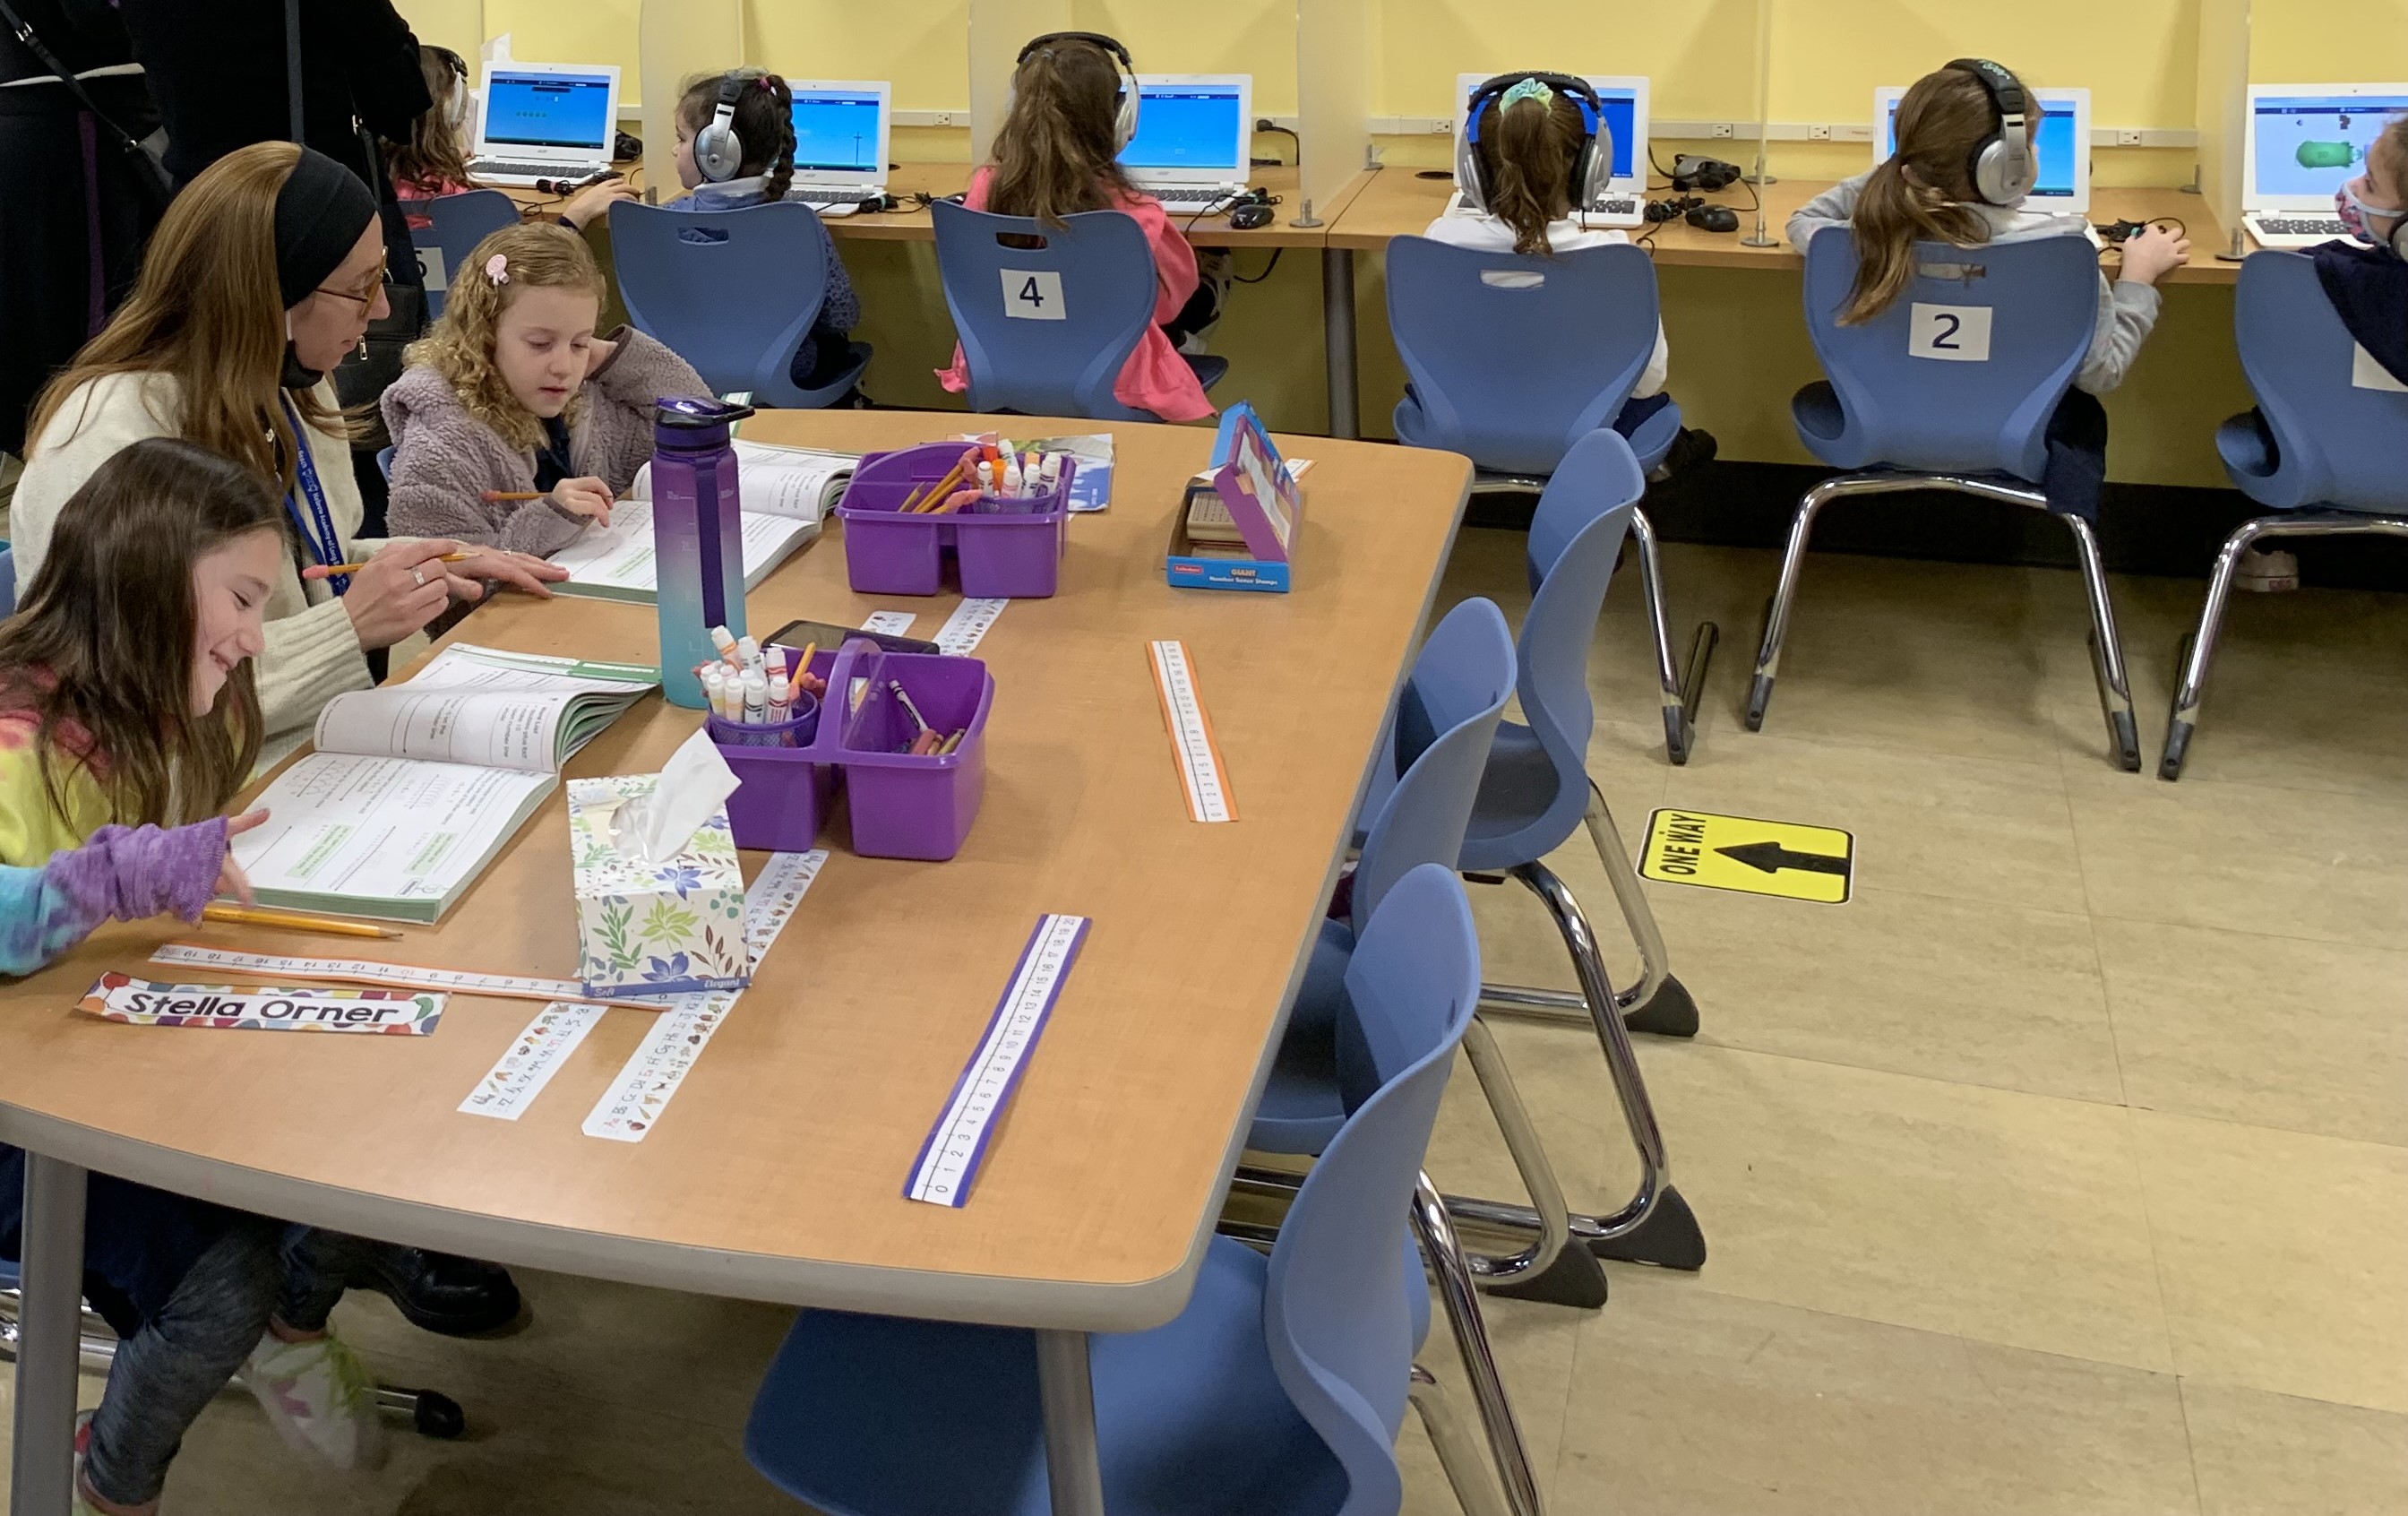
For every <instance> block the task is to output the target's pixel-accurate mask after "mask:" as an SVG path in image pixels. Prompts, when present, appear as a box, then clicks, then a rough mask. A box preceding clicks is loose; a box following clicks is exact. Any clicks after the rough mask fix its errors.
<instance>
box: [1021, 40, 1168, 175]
mask: <svg viewBox="0 0 2408 1516" xmlns="http://www.w3.org/2000/svg"><path fill="white" fill-rule="evenodd" d="M1056 42H1085V43H1090V44H1092V45H1093V46H1095V47H1098V48H1101V49H1102V50H1104V52H1105V53H1106V54H1107V55H1109V56H1110V57H1111V60H1112V62H1113V63H1115V64H1119V65H1120V67H1119V73H1120V80H1121V83H1120V90H1121V93H1120V98H1119V101H1118V103H1117V104H1116V106H1115V107H1114V109H1113V113H1112V150H1113V151H1114V152H1118V151H1119V150H1121V149H1123V148H1125V147H1127V146H1128V145H1129V144H1130V143H1131V142H1133V141H1135V140H1136V139H1137V107H1138V88H1137V63H1136V61H1135V60H1134V59H1132V58H1130V57H1129V50H1128V49H1126V48H1125V47H1123V46H1121V44H1120V43H1119V42H1118V41H1117V40H1115V39H1113V38H1111V37H1109V36H1104V34H1103V33H1101V32H1048V33H1046V34H1045V35H1044V36H1039V37H1031V38H1029V40H1028V45H1027V46H1026V47H1025V48H1023V49H1021V50H1020V56H1019V57H1017V58H1014V59H1013V60H1012V61H1011V66H1012V67H1013V68H1014V69H1015V70H1016V69H1018V68H1019V67H1020V65H1021V64H1025V63H1026V62H1027V61H1028V60H1029V59H1030V58H1032V57H1034V56H1036V54H1037V51H1038V50H1039V49H1040V48H1045V47H1049V46H1051V45H1052V44H1054V43H1056Z"/></svg>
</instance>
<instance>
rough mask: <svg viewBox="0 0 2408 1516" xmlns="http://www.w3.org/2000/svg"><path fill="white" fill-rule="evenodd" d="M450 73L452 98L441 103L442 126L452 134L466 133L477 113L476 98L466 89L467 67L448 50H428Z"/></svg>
mask: <svg viewBox="0 0 2408 1516" xmlns="http://www.w3.org/2000/svg"><path fill="white" fill-rule="evenodd" d="M430 50H431V51H432V52H433V53H434V54H435V55H436V56H437V58H440V59H441V60H442V61H443V66H444V67H445V68H448V69H450V70H451V71H452V96H451V98H450V99H448V100H446V101H444V102H443V124H444V125H446V126H448V127H450V128H451V129H452V131H454V132H466V130H467V129H468V122H469V120H470V118H472V117H473V116H475V115H476V112H477V97H476V94H475V93H474V92H472V91H471V90H470V89H469V88H468V65H467V64H466V62H465V61H464V60H463V59H462V58H461V56H460V55H459V54H458V53H456V52H453V51H452V50H451V49H450V48H434V49H430Z"/></svg>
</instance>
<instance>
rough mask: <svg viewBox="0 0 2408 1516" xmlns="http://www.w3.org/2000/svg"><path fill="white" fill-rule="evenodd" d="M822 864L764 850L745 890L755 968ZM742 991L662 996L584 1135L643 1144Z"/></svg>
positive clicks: (822, 858) (810, 855) (820, 856)
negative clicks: (663, 1003)
mask: <svg viewBox="0 0 2408 1516" xmlns="http://www.w3.org/2000/svg"><path fill="white" fill-rule="evenodd" d="M827 859H828V854H827V850H826V849H825V848H813V849H812V850H811V851H809V852H775V853H771V854H770V855H769V862H768V865H767V866H766V867H764V868H763V869H762V870H761V872H760V874H759V875H758V876H756V877H755V878H754V879H753V883H752V884H751V886H750V887H748V888H747V889H746V890H745V892H744V938H745V940H746V941H747V942H749V943H751V944H752V947H753V966H754V967H755V968H758V967H759V966H760V964H761V960H762V959H763V958H765V957H767V955H768V952H769V948H770V945H771V944H773V943H775V942H776V941H777V940H778V934H779V933H781V932H782V931H784V930H785V929H786V923H787V922H790V921H792V920H794V919H795V909H796V907H798V906H800V905H801V904H802V902H803V893H804V892H805V891H807V890H809V889H810V887H811V880H815V879H817V878H819V874H820V868H821V865H824V864H825V863H826V862H827ZM743 994H744V992H743V991H741V990H706V991H700V992H696V993H694V994H677V995H669V996H667V997H666V998H667V1010H666V1012H665V1013H664V1014H663V1015H662V1016H661V1018H660V1019H659V1020H658V1021H655V1022H654V1023H652V1031H651V1032H650V1033H648V1034H647V1035H646V1036H645V1037H644V1040H643V1042H642V1043H641V1044H640V1045H638V1047H637V1049H636V1051H635V1055H634V1056H633V1057H631V1058H629V1059H628V1060H627V1062H626V1064H625V1065H624V1066H623V1067H622V1068H621V1069H620V1070H619V1077H618V1078H617V1079H616V1080H612V1081H611V1084H610V1088H609V1089H608V1090H606V1091H604V1092H603V1093H602V1098H601V1099H599V1100H597V1101H595V1103H594V1108H593V1109H592V1110H590V1111H588V1112H587V1113H586V1116H585V1123H584V1125H583V1128H582V1130H583V1131H584V1133H585V1135H586V1136H587V1137H600V1138H602V1139H603V1140H605V1141H608V1142H641V1141H643V1140H644V1137H645V1135H646V1134H647V1133H649V1132H651V1131H652V1128H653V1127H654V1126H655V1125H657V1124H659V1123H660V1119H661V1113H662V1112H663V1111H665V1110H667V1108H668V1103H669V1100H670V1098H671V1097H672V1096H674V1095H675V1094H677V1092H678V1087H679V1086H680V1085H681V1084H683V1083H684V1082H685V1077H686V1076H687V1075H688V1074H690V1073H692V1072H694V1065H695V1061H696V1060H697V1059H699V1058H700V1057H701V1056H702V1050H703V1049H704V1048H706V1047H709V1046H710V1039H711V1037H714V1036H716V1035H717V1034H718V1031H719V1028H720V1025H721V1023H724V1022H725V1021H726V1020H727V1013H728V1012H729V1011H731V1010H733V1009H735V1008H736V1002H737V1001H738V999H739V998H741V997H742V995H743Z"/></svg>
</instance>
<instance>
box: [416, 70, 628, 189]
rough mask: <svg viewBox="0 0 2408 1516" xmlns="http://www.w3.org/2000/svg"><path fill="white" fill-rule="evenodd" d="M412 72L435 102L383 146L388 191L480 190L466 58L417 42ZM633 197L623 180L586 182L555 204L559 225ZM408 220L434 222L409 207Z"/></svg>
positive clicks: (474, 103) (472, 97)
mask: <svg viewBox="0 0 2408 1516" xmlns="http://www.w3.org/2000/svg"><path fill="white" fill-rule="evenodd" d="M418 71H419V72H420V73H421V74H423V75H424V76H425V79H426V93H427V94H428V96H429V97H430V98H432V99H433V100H434V102H435V104H433V105H432V106H429V107H427V108H426V111H425V113H424V114H423V115H421V116H420V117H419V118H418V120H416V121H414V122H410V124H409V141H407V142H388V143H386V144H385V146H384V162H385V168H386V170H387V172H389V173H391V174H392V175H393V193H394V194H395V195H397V196H399V197H400V198H401V199H403V200H432V199H434V198H435V197H436V196H437V195H444V194H465V193H467V192H468V191H470V190H476V189H481V188H483V186H481V185H480V184H479V183H478V182H477V181H476V180H475V179H471V178H470V177H469V175H468V128H469V125H470V123H471V122H474V121H475V119H476V115H477V99H476V95H475V94H474V93H472V92H471V91H470V90H469V88H468V64H467V62H466V60H465V59H463V58H462V57H461V56H460V55H459V54H458V53H456V52H453V51H452V50H451V49H450V48H438V47H435V46H432V45H430V44H425V43H422V44H420V46H419V49H418ZM635 197H636V192H635V191H634V190H633V189H631V188H629V187H628V184H627V181H626V180H624V179H605V180H604V181H603V182H601V183H599V184H589V185H587V186H586V187H585V188H584V189H581V190H580V191H578V192H577V193H575V194H573V195H571V196H569V197H568V204H566V205H565V206H563V207H561V208H560V215H559V220H560V224H561V225H563V226H566V227H567V228H568V229H569V230H570V231H572V232H577V231H582V230H583V229H585V228H586V227H588V226H591V225H592V224H593V223H594V222H595V221H596V220H597V219H599V218H600V217H602V216H605V215H608V214H609V210H610V204H611V202H612V201H614V200H632V199H634V198H635ZM404 208H405V209H407V207H404ZM434 224H435V223H434V222H433V221H432V219H430V218H429V217H427V216H425V215H423V214H422V213H419V212H417V211H409V229H410V230H411V231H413V232H423V231H424V230H426V228H428V227H429V226H432V225H434Z"/></svg>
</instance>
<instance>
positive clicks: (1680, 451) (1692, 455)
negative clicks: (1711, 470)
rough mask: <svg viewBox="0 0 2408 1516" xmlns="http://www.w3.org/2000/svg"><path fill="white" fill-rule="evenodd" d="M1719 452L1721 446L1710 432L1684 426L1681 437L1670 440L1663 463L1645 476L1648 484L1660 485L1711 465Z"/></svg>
mask: <svg viewBox="0 0 2408 1516" xmlns="http://www.w3.org/2000/svg"><path fill="white" fill-rule="evenodd" d="M1720 451H1722V444H1721V443H1719V442H1717V441H1715V440H1714V434H1713V433H1712V432H1708V431H1704V430H1702V429H1700V428H1699V427H1695V426H1684V427H1682V428H1681V435H1680V436H1676V437H1674V438H1673V439H1672V446H1671V447H1670V448H1669V449H1667V450H1666V451H1665V453H1664V461H1663V462H1662V463H1659V464H1657V465H1656V470H1655V472H1654V473H1651V474H1649V475H1648V476H1647V481H1648V482H1649V483H1650V484H1656V483H1661V482H1662V481H1663V480H1665V479H1671V478H1674V477H1675V476H1677V475H1679V474H1681V473H1683V472H1684V471H1686V470H1688V469H1692V468H1696V467H1698V466H1699V465H1701V464H1710V463H1713V461H1714V454H1716V453H1718V452H1720Z"/></svg>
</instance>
